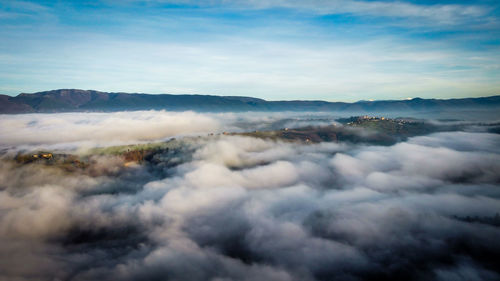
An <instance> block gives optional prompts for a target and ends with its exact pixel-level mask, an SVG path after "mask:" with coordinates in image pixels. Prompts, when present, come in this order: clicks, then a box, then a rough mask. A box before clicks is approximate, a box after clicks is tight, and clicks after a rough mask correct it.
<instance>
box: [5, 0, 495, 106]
mask: <svg viewBox="0 0 500 281" xmlns="http://www.w3.org/2000/svg"><path fill="white" fill-rule="evenodd" d="M499 38H500V2H499V1H497V0H493V1H490V0H479V1H452V0H444V1H427V0H424V1H415V0H411V1H351V0H337V1H336V0H330V1H327V0H310V1H295V0H263V1H252V0H251V1H239V0H201V1H190V0H178V1H175V0H172V1H171V0H143V1H135V0H122V1H118V0H100V1H71V0H68V1H57V0H53V1H17V0H0V93H1V94H8V95H17V94H19V93H21V92H28V93H29V92H37V91H44V90H52V89H62V88H78V89H93V90H100V91H110V92H129V93H132V92H134V93H150V94H160V93H172V94H211V95H237V96H253V97H258V98H264V99H267V100H294V99H302V100H327V101H357V100H371V99H375V100H380V99H405V98H413V97H422V98H460V97H479V96H491V95H497V94H500V39H499Z"/></svg>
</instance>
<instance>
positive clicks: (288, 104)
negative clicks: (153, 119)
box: [0, 89, 500, 114]
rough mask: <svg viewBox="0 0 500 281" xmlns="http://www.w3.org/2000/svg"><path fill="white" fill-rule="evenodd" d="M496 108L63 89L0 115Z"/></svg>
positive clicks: (490, 101)
mask: <svg viewBox="0 0 500 281" xmlns="http://www.w3.org/2000/svg"><path fill="white" fill-rule="evenodd" d="M496 108H500V96H491V97H481V98H464V99H447V100H441V99H421V98H414V99H411V100H383V101H359V102H355V103H345V102H326V101H302V100H294V101H266V100H263V99H258V98H252V97H236V96H211V95H170V94H162V95H149V94H127V93H107V92H99V91H93V90H77V89H61V90H52V91H45V92H38V93H33V94H25V93H23V94H19V95H18V96H15V97H12V96H7V95H0V113H4V114H7V113H29V112H76V111H121V110H148V109H166V110H175V111H180V110H195V111H339V112H367V113H369V112H417V111H441V110H476V109H496Z"/></svg>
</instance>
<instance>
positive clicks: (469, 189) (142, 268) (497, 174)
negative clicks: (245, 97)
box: [0, 111, 500, 280]
mask: <svg viewBox="0 0 500 281" xmlns="http://www.w3.org/2000/svg"><path fill="white" fill-rule="evenodd" d="M315 118H316V119H314V118H311V116H307V117H306V118H302V119H299V120H297V119H290V116H289V115H287V114H270V115H258V116H250V115H238V114H199V113H193V112H182V113H169V112H162V111H143V112H120V113H78V114H74V113H71V114H70V113H67V114H26V115H8V116H2V118H0V140H1V141H0V145H1V146H2V147H3V149H4V151H10V150H13V149H14V150H15V149H18V148H20V147H21V148H23V149H28V148H34V147H36V148H39V147H52V148H60V149H68V148H71V149H76V151H78V149H80V148H79V147H80V146H82V147H85V148H89V147H92V146H104V145H106V144H108V145H110V144H123V143H134V142H147V141H157V140H164V139H168V138H170V137H174V136H175V137H179V136H181V137H182V136H192V135H197V134H203V135H206V134H208V133H212V132H223V131H232V130H236V131H244V130H247V129H249V128H252V129H260V128H270V127H273V126H278V125H279V126H282V125H284V124H286V125H284V126H288V125H290V124H291V125H292V126H294V124H297V126H300V125H303V124H307V125H309V124H313V123H314V122H318V123H319V124H328V123H330V122H333V119H332V121H330V120H329V119H328V117H325V116H321V117H315ZM277 124H278V125H277ZM184 145H185V146H186V147H189V149H186V152H185V154H186V155H181V156H180V158H182V161H180V163H181V164H180V165H177V166H175V167H165V168H162V169H166V170H168V171H165V173H158V172H157V171H156V170H155V169H154V167H148V166H147V165H135V166H132V167H129V168H126V169H125V168H123V160H122V159H121V158H119V157H117V156H95V158H93V161H94V162H93V163H94V164H93V166H92V170H91V171H73V172H67V171H64V170H62V169H60V168H58V167H56V166H46V165H19V164H17V163H15V162H13V161H11V160H9V159H10V158H9V154H8V153H7V154H5V155H4V156H2V158H1V159H0V279H1V280H498V279H500V270H499V268H500V260H499V259H498V256H499V255H500V240H499V239H498V237H500V224H498V222H499V220H500V218H498V214H499V213H500V135H498V134H490V133H485V132H445V133H436V134H431V135H427V136H419V137H413V138H410V139H408V140H407V141H405V142H400V143H397V144H395V145H392V146H370V145H353V144H348V143H319V144H300V143H286V142H281V141H271V140H262V139H256V138H251V137H241V136H225V135H220V136H217V135H216V136H213V137H210V138H188V137H186V138H185V139H184Z"/></svg>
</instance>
